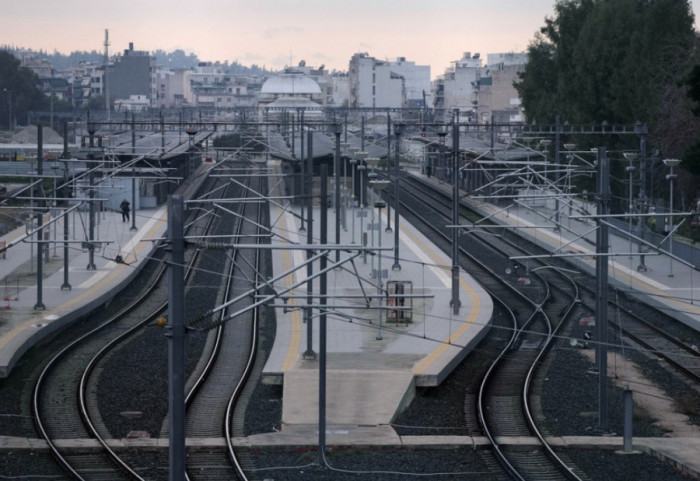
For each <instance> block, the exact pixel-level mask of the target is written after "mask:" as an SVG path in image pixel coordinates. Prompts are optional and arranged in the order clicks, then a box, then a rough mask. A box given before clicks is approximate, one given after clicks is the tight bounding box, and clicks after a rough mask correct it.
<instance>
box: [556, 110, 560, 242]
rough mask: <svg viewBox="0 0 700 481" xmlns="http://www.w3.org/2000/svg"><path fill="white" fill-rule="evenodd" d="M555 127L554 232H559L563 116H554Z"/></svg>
mask: <svg viewBox="0 0 700 481" xmlns="http://www.w3.org/2000/svg"><path fill="white" fill-rule="evenodd" d="M554 122H555V128H556V130H555V131H554V163H555V166H554V232H559V224H560V220H559V193H558V192H557V191H558V189H559V178H560V175H561V173H560V172H559V165H560V164H559V143H560V142H561V118H560V117H559V116H558V115H557V116H556V117H554Z"/></svg>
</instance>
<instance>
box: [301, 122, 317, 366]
mask: <svg viewBox="0 0 700 481" xmlns="http://www.w3.org/2000/svg"><path fill="white" fill-rule="evenodd" d="M313 135H314V134H313V131H311V130H309V132H308V133H307V136H308V138H307V141H306V144H307V149H306V152H307V159H306V164H307V167H306V175H305V176H304V180H303V182H304V183H305V184H306V188H305V189H304V190H305V192H306V212H307V216H308V219H307V223H306V229H307V230H306V243H307V244H308V245H312V244H313V242H314V228H313V227H314V226H313V209H314V202H313V199H314V197H313V195H312V194H313V179H314V154H313V151H314V136H313ZM302 221H303V220H302ZM313 256H314V251H313V250H312V249H307V250H306V260H307V261H310V260H311V258H312V257H313ZM313 270H314V268H313V265H312V263H311V262H307V264H306V278H307V279H308V282H307V283H306V304H307V307H306V310H305V314H306V351H305V352H304V359H316V353H315V352H314V344H313V335H314V334H313V309H312V308H311V305H312V304H313V295H312V294H313V285H314V283H313Z"/></svg>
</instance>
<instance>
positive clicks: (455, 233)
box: [450, 120, 461, 315]
mask: <svg viewBox="0 0 700 481" xmlns="http://www.w3.org/2000/svg"><path fill="white" fill-rule="evenodd" d="M452 225H453V226H455V227H454V228H453V229H452V301H451V302H450V304H451V305H452V314H454V315H457V314H459V308H460V306H461V302H460V300H459V228H457V226H458V225H459V124H458V123H457V121H456V120H453V121H452Z"/></svg>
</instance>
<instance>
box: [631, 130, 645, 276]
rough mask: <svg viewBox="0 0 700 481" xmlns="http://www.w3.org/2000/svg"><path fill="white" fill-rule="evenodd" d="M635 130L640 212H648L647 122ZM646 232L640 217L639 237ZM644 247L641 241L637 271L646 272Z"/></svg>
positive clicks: (642, 218) (641, 237)
mask: <svg viewBox="0 0 700 481" xmlns="http://www.w3.org/2000/svg"><path fill="white" fill-rule="evenodd" d="M634 130H635V132H636V133H638V134H639V213H640V214H646V213H647V212H648V209H647V194H646V178H647V173H646V166H647V132H648V128H647V125H646V124H642V123H641V122H637V123H636V124H634ZM645 232H646V222H645V217H640V218H639V238H640V239H642V240H645V239H644V233H645ZM644 249H645V247H643V244H642V243H641V242H640V243H639V247H638V251H639V265H638V266H637V271H639V272H646V271H647V270H648V268H647V266H646V264H645V263H644Z"/></svg>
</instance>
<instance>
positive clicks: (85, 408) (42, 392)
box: [33, 217, 213, 480]
mask: <svg viewBox="0 0 700 481" xmlns="http://www.w3.org/2000/svg"><path fill="white" fill-rule="evenodd" d="M200 219H204V221H202V220H200V222H205V224H206V226H205V227H203V229H204V230H207V229H208V228H210V226H211V219H213V217H211V218H200ZM195 228H202V227H201V225H198V224H197V223H196V222H195V223H193V224H191V225H190V229H195ZM197 254H198V253H197V252H191V251H190V252H188V274H187V275H188V276H189V275H190V273H191V272H192V269H191V268H192V266H193V265H194V264H195V263H196V262H197V260H198V257H199V256H198V255H197ZM164 272H165V263H163V262H161V263H160V266H159V268H158V269H157V270H156V273H155V274H154V275H153V276H152V278H151V279H150V280H149V282H147V285H148V286H149V287H148V288H147V289H144V290H143V291H142V292H141V293H140V295H139V296H138V297H137V298H135V299H134V300H133V301H132V302H131V303H129V304H128V305H127V306H126V307H124V308H123V309H122V310H120V311H119V312H118V313H117V314H115V315H113V316H111V317H110V318H108V319H106V320H103V321H101V322H100V324H99V326H98V327H97V328H95V329H93V330H91V331H90V332H88V333H86V334H84V335H82V336H80V337H79V338H78V339H76V340H74V341H73V342H71V343H70V344H69V345H67V346H66V347H65V348H64V349H62V350H61V351H60V352H59V353H58V354H56V355H55V356H54V357H53V358H51V360H50V361H49V362H48V363H47V364H46V365H45V366H44V368H43V369H42V372H41V374H40V375H39V377H38V379H37V382H36V384H35V387H34V394H33V410H34V418H35V424H36V427H37V431H38V432H39V433H40V435H41V436H42V437H43V438H44V439H45V440H46V442H47V443H48V446H49V448H50V450H51V451H52V453H53V455H54V457H55V458H56V459H57V460H58V462H59V463H60V464H61V465H62V466H63V467H64V468H65V469H66V471H67V472H68V473H69V474H70V475H71V476H72V477H73V478H74V479H80V480H101V479H109V480H117V479H146V478H151V479H152V478H153V476H155V475H156V472H155V471H153V470H149V469H155V470H156V471H157V468H156V467H154V466H153V463H144V462H143V461H142V457H143V455H139V454H138V453H129V452H128V451H125V452H120V453H116V452H115V451H114V450H113V449H111V448H110V446H109V445H108V443H107V441H106V439H107V438H108V437H109V432H110V430H109V429H108V427H107V426H106V425H105V423H104V422H103V420H102V419H101V416H100V409H99V407H98V403H97V400H96V396H95V392H96V391H97V389H96V387H95V385H96V383H97V382H98V380H99V377H100V375H101V374H102V373H101V368H99V367H98V366H99V364H100V361H101V360H103V359H104V357H105V356H106V355H108V354H109V353H110V352H113V351H114V350H115V349H117V348H118V346H121V345H122V344H123V343H124V342H125V341H126V340H127V339H129V338H131V337H132V336H134V335H135V334H137V333H139V332H140V331H141V330H142V328H143V327H144V326H145V325H148V324H150V323H151V322H152V321H153V320H154V319H155V318H156V317H157V316H158V315H160V314H161V313H162V312H164V310H165V308H166V307H167V286H164V284H165V283H164V282H162V280H163V274H164ZM66 439H93V440H95V441H97V443H98V445H99V446H100V449H99V450H94V452H87V451H86V450H77V451H76V452H71V451H70V450H67V449H65V448H63V447H62V443H61V442H59V441H57V440H66ZM144 464H150V465H151V468H147V469H142V468H132V466H143V465H144ZM137 471H139V472H137Z"/></svg>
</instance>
